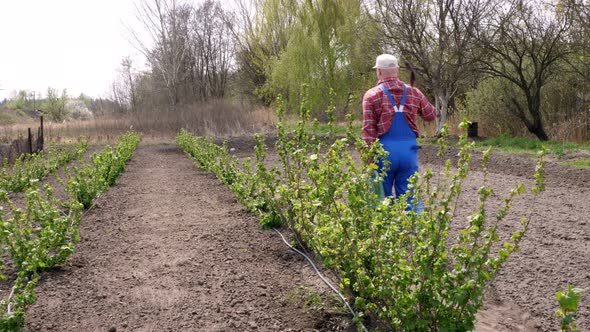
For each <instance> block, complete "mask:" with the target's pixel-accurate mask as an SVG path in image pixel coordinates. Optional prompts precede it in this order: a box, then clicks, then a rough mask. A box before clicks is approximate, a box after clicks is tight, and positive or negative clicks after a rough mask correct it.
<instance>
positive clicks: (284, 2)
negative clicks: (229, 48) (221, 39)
mask: <svg viewBox="0 0 590 332" xmlns="http://www.w3.org/2000/svg"><path fill="white" fill-rule="evenodd" d="M297 6H298V5H297V0H237V1H236V11H235V13H236V15H235V16H234V17H235V20H234V21H233V22H228V26H229V27H230V28H231V32H232V34H233V37H234V41H235V44H236V48H235V58H236V63H237V75H236V78H237V83H238V84H237V88H238V90H239V92H240V93H241V94H243V95H246V96H248V97H251V98H254V99H258V100H259V101H262V102H263V103H264V104H266V105H269V104H270V103H272V102H273V101H274V99H275V97H276V93H275V92H274V91H273V90H272V89H270V88H269V86H268V84H267V82H268V81H269V76H270V73H271V71H272V70H271V64H272V63H273V62H274V61H275V60H276V59H277V58H278V57H279V56H280V55H281V53H282V52H283V51H284V50H285V48H286V47H287V44H288V42H289V36H290V35H291V30H292V28H293V26H294V24H295V22H296V21H297V18H296V11H297Z"/></svg>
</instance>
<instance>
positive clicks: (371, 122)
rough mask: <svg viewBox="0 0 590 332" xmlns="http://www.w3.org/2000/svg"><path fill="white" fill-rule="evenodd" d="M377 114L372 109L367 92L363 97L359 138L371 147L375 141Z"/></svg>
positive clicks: (370, 99)
mask: <svg viewBox="0 0 590 332" xmlns="http://www.w3.org/2000/svg"><path fill="white" fill-rule="evenodd" d="M377 120H378V117H377V114H376V112H375V110H374V109H373V103H372V95H371V94H370V93H369V91H367V93H365V95H364V96H363V130H362V132H361V138H362V139H363V140H364V141H365V142H366V143H367V145H369V146H370V145H371V144H372V143H373V142H374V141H375V140H376V139H377Z"/></svg>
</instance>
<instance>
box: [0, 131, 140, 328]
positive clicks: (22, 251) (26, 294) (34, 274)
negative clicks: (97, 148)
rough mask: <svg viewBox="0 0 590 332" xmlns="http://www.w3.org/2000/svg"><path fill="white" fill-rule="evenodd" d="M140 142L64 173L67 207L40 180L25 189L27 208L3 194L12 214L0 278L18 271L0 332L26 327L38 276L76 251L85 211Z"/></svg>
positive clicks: (124, 143) (127, 138)
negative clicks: (16, 203) (8, 269)
mask: <svg viewBox="0 0 590 332" xmlns="http://www.w3.org/2000/svg"><path fill="white" fill-rule="evenodd" d="M139 140H140V137H139V135H138V134H136V133H128V134H125V135H123V136H122V137H121V138H120V140H119V143H118V144H117V146H116V147H115V148H111V147H110V146H107V147H106V148H105V149H103V150H102V151H101V152H100V153H98V154H95V155H93V157H92V162H91V164H89V165H87V164H85V163H84V161H83V160H81V161H80V163H81V164H82V166H80V167H77V168H75V169H73V170H71V171H66V176H67V179H66V180H62V182H63V183H64V185H65V188H66V190H67V192H68V193H69V195H70V199H69V200H68V201H66V202H64V201H60V200H59V199H57V198H56V197H55V196H54V193H53V190H52V188H51V187H50V186H49V185H44V186H42V188H41V185H40V184H38V181H32V182H33V183H36V185H35V186H33V185H31V186H30V187H29V188H28V189H27V191H26V197H25V204H26V206H25V208H24V209H21V208H18V207H17V206H16V205H14V204H13V202H11V201H10V199H9V198H8V195H7V193H6V191H4V190H2V191H0V201H1V202H2V203H4V205H5V206H8V207H9V209H10V218H8V219H7V217H8V216H7V215H5V214H2V215H0V218H1V219H0V244H1V245H0V257H2V261H0V273H3V272H4V270H5V268H6V267H7V266H9V267H10V268H11V269H14V271H15V272H16V277H15V279H14V282H13V284H12V288H11V291H10V294H8V295H7V296H5V297H4V298H2V299H1V300H0V331H18V330H19V329H20V328H21V327H22V326H23V324H24V313H25V309H26V306H28V305H30V304H33V303H35V301H36V298H35V287H36V285H37V282H38V281H39V277H40V273H41V272H43V271H44V270H46V269H49V268H52V267H55V266H57V265H59V264H62V263H64V262H65V260H66V258H67V257H69V256H70V255H71V254H72V253H73V252H74V250H75V245H76V243H77V242H78V240H79V238H80V234H79V227H78V226H79V223H80V219H81V216H82V211H83V209H84V208H85V207H89V206H90V204H91V202H92V200H93V199H94V198H95V197H96V196H98V195H99V194H100V193H101V192H102V191H104V190H106V188H107V187H108V186H109V185H112V184H114V183H115V180H116V178H117V176H118V175H119V174H120V173H121V172H122V171H123V170H124V169H125V163H126V162H127V161H128V160H129V159H130V158H131V156H132V153H133V151H134V150H135V148H136V147H137V145H138V144H139ZM88 188H92V190H89V189H88ZM5 260H7V261H5ZM7 263H8V264H7ZM11 277H12V276H11ZM0 278H2V279H6V275H4V274H0Z"/></svg>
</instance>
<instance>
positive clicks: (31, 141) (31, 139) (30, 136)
mask: <svg viewBox="0 0 590 332" xmlns="http://www.w3.org/2000/svg"><path fill="white" fill-rule="evenodd" d="M29 153H30V154H33V135H32V134H31V128H29Z"/></svg>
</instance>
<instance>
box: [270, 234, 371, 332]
mask: <svg viewBox="0 0 590 332" xmlns="http://www.w3.org/2000/svg"><path fill="white" fill-rule="evenodd" d="M272 230H273V231H275V232H277V234H279V235H280V236H281V239H283V242H285V244H286V245H287V246H288V247H289V248H291V250H293V251H295V252H296V253H298V254H300V255H301V256H303V257H305V259H306V260H307V261H308V262H309V263H310V264H311V266H312V267H313V269H314V270H315V272H316V274H317V275H318V276H319V277H320V279H322V281H323V282H324V283H325V284H326V285H328V287H330V289H331V290H332V291H334V293H336V294H337V295H338V296H339V297H340V299H341V300H342V302H344V304H345V305H346V307H347V308H348V311H350V314H351V315H352V317H356V316H357V315H356V313H355V312H354V309H352V307H351V306H350V304H349V303H348V301H347V300H346V298H345V297H344V295H342V293H340V291H338V289H336V287H334V286H332V284H331V283H330V282H329V281H328V279H326V278H325V277H324V275H323V274H322V273H321V272H320V270H318V268H317V266H316V265H315V264H314V262H313V261H312V260H311V258H309V257H308V256H307V255H306V254H304V253H303V252H301V251H300V250H298V249H297V248H295V247H293V246H292V245H291V244H290V243H289V242H287V240H285V237H284V236H283V234H281V232H279V231H278V230H277V229H276V228H273V229H272ZM359 324H360V325H361V327H362V329H363V331H365V332H368V330H367V328H366V327H365V325H364V324H363V323H362V322H360V321H359Z"/></svg>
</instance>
